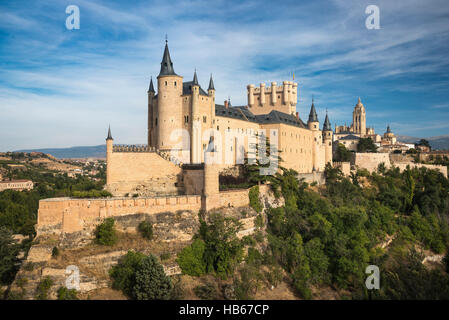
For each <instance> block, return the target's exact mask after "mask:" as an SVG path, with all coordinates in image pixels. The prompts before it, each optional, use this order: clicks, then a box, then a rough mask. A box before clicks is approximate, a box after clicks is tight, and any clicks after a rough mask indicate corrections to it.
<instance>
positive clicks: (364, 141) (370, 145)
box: [357, 138, 377, 152]
mask: <svg viewBox="0 0 449 320" xmlns="http://www.w3.org/2000/svg"><path fill="white" fill-rule="evenodd" d="M357 152H377V147H376V145H375V144H374V141H373V139H371V138H360V140H359V143H358V144H357Z"/></svg>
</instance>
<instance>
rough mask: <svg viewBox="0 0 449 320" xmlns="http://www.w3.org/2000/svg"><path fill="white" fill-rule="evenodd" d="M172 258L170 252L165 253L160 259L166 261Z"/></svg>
mask: <svg viewBox="0 0 449 320" xmlns="http://www.w3.org/2000/svg"><path fill="white" fill-rule="evenodd" d="M170 257H171V254H170V252H164V253H162V254H161V257H160V258H161V261H164V260H168V259H170Z"/></svg>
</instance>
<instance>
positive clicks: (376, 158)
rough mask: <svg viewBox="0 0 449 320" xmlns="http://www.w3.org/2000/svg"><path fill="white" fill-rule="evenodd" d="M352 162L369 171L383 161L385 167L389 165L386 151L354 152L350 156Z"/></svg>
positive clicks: (373, 169)
mask: <svg viewBox="0 0 449 320" xmlns="http://www.w3.org/2000/svg"><path fill="white" fill-rule="evenodd" d="M351 162H352V164H354V165H356V166H358V167H359V168H364V169H367V170H368V171H370V172H373V171H376V170H377V167H378V166H379V164H381V163H384V164H385V167H386V168H389V167H390V166H391V163H390V157H389V154H388V153H361V152H356V153H355V154H354V155H353V158H352V161H351Z"/></svg>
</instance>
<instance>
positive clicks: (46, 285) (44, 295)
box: [36, 276, 53, 300]
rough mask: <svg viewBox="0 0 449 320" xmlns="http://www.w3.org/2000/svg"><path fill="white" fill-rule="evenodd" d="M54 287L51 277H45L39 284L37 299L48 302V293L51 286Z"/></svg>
mask: <svg viewBox="0 0 449 320" xmlns="http://www.w3.org/2000/svg"><path fill="white" fill-rule="evenodd" d="M52 285H53V280H51V278H50V277H48V276H47V277H45V278H43V279H42V280H41V282H39V284H38V285H37V290H36V299H37V300H47V299H48V292H49V291H50V288H51V286H52Z"/></svg>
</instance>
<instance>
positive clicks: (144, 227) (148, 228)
mask: <svg viewBox="0 0 449 320" xmlns="http://www.w3.org/2000/svg"><path fill="white" fill-rule="evenodd" d="M138 230H139V232H140V234H141V235H142V237H144V238H145V239H148V240H151V239H153V225H152V224H151V223H150V222H148V221H142V222H141V223H139V227H138Z"/></svg>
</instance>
